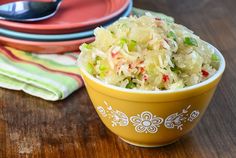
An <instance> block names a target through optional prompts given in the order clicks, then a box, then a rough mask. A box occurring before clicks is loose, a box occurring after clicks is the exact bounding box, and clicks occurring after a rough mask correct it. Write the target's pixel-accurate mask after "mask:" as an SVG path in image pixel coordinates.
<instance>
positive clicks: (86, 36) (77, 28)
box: [0, 0, 132, 53]
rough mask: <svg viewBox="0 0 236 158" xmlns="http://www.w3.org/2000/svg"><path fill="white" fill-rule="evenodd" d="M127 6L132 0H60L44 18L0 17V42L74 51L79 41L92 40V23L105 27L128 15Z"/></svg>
mask: <svg viewBox="0 0 236 158" xmlns="http://www.w3.org/2000/svg"><path fill="white" fill-rule="evenodd" d="M4 1H6V2H7V1H8V0H3V1H1V3H4ZM8 2H9V1H8ZM131 9H132V0H64V1H62V4H61V6H60V8H59V11H58V12H57V13H56V15H55V16H54V17H52V18H50V19H47V20H43V21H39V22H31V23H29V22H27V23H20V22H13V21H5V20H0V44H4V45H7V46H11V47H14V48H17V49H21V50H25V51H30V52H37V53H63V52H67V51H78V50H79V46H80V44H82V43H84V42H91V41H93V39H94V37H93V31H94V28H95V27H97V26H103V27H107V26H109V25H110V24H112V23H113V22H114V21H116V20H117V19H119V18H120V17H127V16H129V14H130V12H131Z"/></svg>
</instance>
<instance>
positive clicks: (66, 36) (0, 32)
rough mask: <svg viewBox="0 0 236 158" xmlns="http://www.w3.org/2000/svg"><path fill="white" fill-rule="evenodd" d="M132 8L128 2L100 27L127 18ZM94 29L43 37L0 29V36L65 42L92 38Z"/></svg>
mask: <svg viewBox="0 0 236 158" xmlns="http://www.w3.org/2000/svg"><path fill="white" fill-rule="evenodd" d="M132 7H133V1H132V0H131V1H130V4H129V6H128V8H127V9H126V10H125V11H124V12H123V13H121V15H120V16H118V17H116V18H114V19H112V20H110V21H109V22H107V23H105V24H104V25H102V27H107V26H109V25H111V24H112V23H114V22H115V21H116V20H118V19H119V18H120V17H127V16H129V15H130V13H131V10H132ZM93 33H94V29H92V30H88V31H83V32H78V33H70V34H60V35H45V34H41V35H39V34H30V33H22V32H16V31H11V30H7V29H2V28H0V35H2V36H6V37H11V38H15V39H23V40H28V41H66V40H74V39H81V38H85V37H90V36H93Z"/></svg>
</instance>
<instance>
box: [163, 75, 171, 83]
mask: <svg viewBox="0 0 236 158" xmlns="http://www.w3.org/2000/svg"><path fill="white" fill-rule="evenodd" d="M169 79H170V78H169V76H168V75H163V77H162V80H163V81H164V82H167V81H169Z"/></svg>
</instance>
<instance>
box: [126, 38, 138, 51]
mask: <svg viewBox="0 0 236 158" xmlns="http://www.w3.org/2000/svg"><path fill="white" fill-rule="evenodd" d="M136 45H137V42H136V41H135V40H131V41H130V42H129V45H128V49H129V51H134V49H135V47H136Z"/></svg>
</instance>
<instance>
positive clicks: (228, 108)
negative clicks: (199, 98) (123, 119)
mask: <svg viewBox="0 0 236 158" xmlns="http://www.w3.org/2000/svg"><path fill="white" fill-rule="evenodd" d="M134 5H135V6H136V7H139V8H144V9H149V10H153V11H159V12H163V13H165V14H167V15H170V16H173V17H174V18H175V19H176V22H177V23H181V24H183V25H185V26H187V27H189V28H190V29H192V30H194V31H195V32H196V34H198V35H199V36H200V37H201V38H202V39H204V40H206V41H208V42H210V43H212V44H213V45H215V46H216V47H217V48H219V50H221V51H222V53H223V55H224V57H225V59H226V62H227V68H226V71H225V73H224V76H223V79H222V81H221V83H220V84H219V87H218V89H217V91H216V94H215V96H214V98H213V100H212V102H211V104H210V106H209V108H208V109H207V111H206V113H205V115H204V117H203V118H202V120H201V121H200V123H199V124H198V125H197V127H196V128H195V129H194V130H193V131H192V132H190V133H189V134H188V135H186V136H184V137H183V138H182V139H180V140H179V141H178V142H176V143H174V144H172V145H169V146H166V147H161V148H139V147H134V146H131V145H128V144H126V143H124V142H123V141H121V140H120V139H119V138H118V137H116V136H115V135H114V134H112V133H111V132H110V131H109V130H108V129H106V128H105V126H104V125H103V124H102V122H101V121H100V120H99V118H98V116H97V114H96V113H95V110H94V108H93V106H92V103H91V101H90V99H89V97H88V94H87V92H86V90H85V88H82V89H80V90H78V91H76V92H75V93H73V94H72V95H71V96H69V97H68V98H67V99H65V100H64V101H59V102H47V101H44V100H41V99H38V98H35V97H32V96H30V95H27V94H25V93H23V92H16V91H11V90H5V89H0V158H18V157H19V158H31V157H32V158H90V157H91V158H111V157H114V158H116V157H117V158H118V157H121V158H143V157H147V158H152V157H155V158H156V157H157V158H159V157H160V158H162V157H167V158H168V157H171V158H172V157H173V158H235V157H236V8H235V7H236V1H235V0H134Z"/></svg>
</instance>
